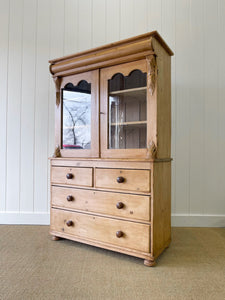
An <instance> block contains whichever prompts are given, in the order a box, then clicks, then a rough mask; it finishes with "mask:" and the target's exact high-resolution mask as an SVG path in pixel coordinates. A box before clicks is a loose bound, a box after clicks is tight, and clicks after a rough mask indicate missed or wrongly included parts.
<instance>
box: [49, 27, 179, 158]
mask: <svg viewBox="0 0 225 300" xmlns="http://www.w3.org/2000/svg"><path fill="white" fill-rule="evenodd" d="M168 54H169V55H168ZM172 54H173V53H172V51H171V50H170V49H169V48H168V46H167V45H166V44H165V43H164V41H163V40H162V38H161V37H160V35H159V34H158V33H157V32H152V33H148V34H144V35H141V36H138V37H136V38H132V39H127V40H125V41H123V42H117V43H115V44H111V45H107V46H105V47H101V48H100V47H99V48H96V49H95V50H94V51H93V50H92V51H91V52H89V51H85V52H82V53H78V54H76V55H73V56H67V57H64V58H61V59H57V60H53V61H51V72H52V74H53V77H54V79H55V83H56V88H57V105H56V156H57V151H58V153H60V155H61V156H62V157H95V158H98V157H99V158H139V159H147V160H152V159H156V157H157V158H170V130H171V128H170V123H171V116H170V114H171V112H170V93H171V91H170V85H171V83H170V77H168V72H167V70H170V55H172Z"/></svg>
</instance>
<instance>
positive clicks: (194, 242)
mask: <svg viewBox="0 0 225 300" xmlns="http://www.w3.org/2000/svg"><path fill="white" fill-rule="evenodd" d="M48 231H49V227H48V226H15V225H10V226H9V225H1V226H0V299H1V300H5V299H12V300H17V299H21V300H30V299H63V300H64V299H76V300H79V299H84V300H88V299H93V300H98V299H101V300H105V299H109V300H113V299H117V300H118V299H119V300H120V299H121V300H126V299H127V300H128V299H129V300H133V299H138V300H144V299H150V300H152V299H156V300H160V299H178V300H180V299H188V300H190V299H192V300H195V299H196V300H201V299H202V300H207V299H210V300H212V299H213V300H214V299H216V300H217V299H218V300H223V299H225V228H173V230H172V244H171V246H170V248H169V249H167V250H166V251H165V252H164V253H163V255H162V256H161V257H160V258H159V259H158V260H157V266H156V267H154V268H148V267H145V266H144V265H143V260H141V259H138V258H134V257H129V256H126V255H122V254H118V253H114V252H111V251H107V250H103V249H98V248H95V247H91V246H87V245H83V244H80V243H76V242H71V241H67V240H60V241H56V242H53V241H51V239H50V236H49V235H48Z"/></svg>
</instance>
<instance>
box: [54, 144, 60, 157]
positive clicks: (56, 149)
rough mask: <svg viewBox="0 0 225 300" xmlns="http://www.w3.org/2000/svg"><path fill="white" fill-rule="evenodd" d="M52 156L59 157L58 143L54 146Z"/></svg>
mask: <svg viewBox="0 0 225 300" xmlns="http://www.w3.org/2000/svg"><path fill="white" fill-rule="evenodd" d="M52 157H61V152H60V147H59V145H58V146H56V147H55V152H54V154H53V156H52Z"/></svg>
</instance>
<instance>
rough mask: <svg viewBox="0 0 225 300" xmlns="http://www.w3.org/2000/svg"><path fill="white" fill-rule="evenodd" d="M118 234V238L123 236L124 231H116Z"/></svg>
mask: <svg viewBox="0 0 225 300" xmlns="http://www.w3.org/2000/svg"><path fill="white" fill-rule="evenodd" d="M116 236H117V237H118V238H121V237H122V236H123V231H120V230H119V231H117V232H116Z"/></svg>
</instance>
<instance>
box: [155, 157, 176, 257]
mask: <svg viewBox="0 0 225 300" xmlns="http://www.w3.org/2000/svg"><path fill="white" fill-rule="evenodd" d="M152 224H153V226H152V230H153V232H152V233H153V244H152V246H153V248H152V251H153V255H154V257H157V256H158V255H159V254H160V253H161V252H162V251H163V250H164V248H166V247H167V246H168V244H169V242H170V239H171V162H162V163H154V165H153V214H152Z"/></svg>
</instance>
